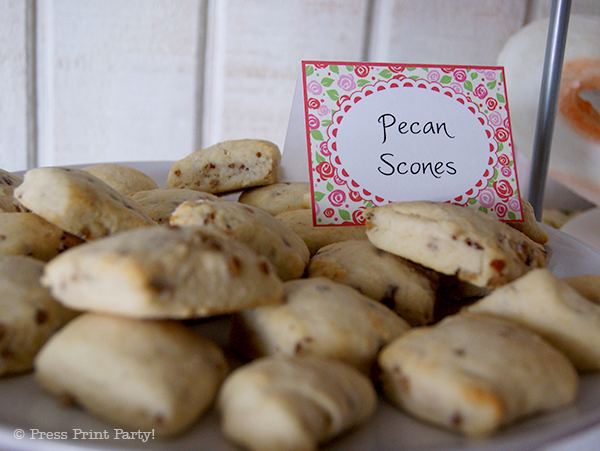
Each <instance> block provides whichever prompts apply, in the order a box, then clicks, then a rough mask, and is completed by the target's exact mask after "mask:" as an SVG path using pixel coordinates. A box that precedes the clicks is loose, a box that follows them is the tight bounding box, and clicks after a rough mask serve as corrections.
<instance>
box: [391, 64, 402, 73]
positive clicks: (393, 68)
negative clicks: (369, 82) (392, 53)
mask: <svg viewBox="0 0 600 451" xmlns="http://www.w3.org/2000/svg"><path fill="white" fill-rule="evenodd" d="M388 69H389V70H390V71H391V72H394V73H395V74H397V73H398V72H402V71H403V70H404V66H402V65H400V64H390V65H389V66H388Z"/></svg>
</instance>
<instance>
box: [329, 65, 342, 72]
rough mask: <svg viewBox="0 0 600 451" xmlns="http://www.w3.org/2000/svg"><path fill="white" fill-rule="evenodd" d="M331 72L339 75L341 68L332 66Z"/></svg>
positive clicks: (330, 66)
mask: <svg viewBox="0 0 600 451" xmlns="http://www.w3.org/2000/svg"><path fill="white" fill-rule="evenodd" d="M329 70H330V71H331V72H333V73H336V74H339V73H340V68H339V67H337V64H330V65H329Z"/></svg>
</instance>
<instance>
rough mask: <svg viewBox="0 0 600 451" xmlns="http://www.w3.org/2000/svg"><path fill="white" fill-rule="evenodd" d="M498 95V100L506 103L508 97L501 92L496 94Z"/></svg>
mask: <svg viewBox="0 0 600 451" xmlns="http://www.w3.org/2000/svg"><path fill="white" fill-rule="evenodd" d="M496 97H497V98H498V102H500V103H505V102H506V99H505V98H504V96H503V95H502V94H500V93H498V94H496Z"/></svg>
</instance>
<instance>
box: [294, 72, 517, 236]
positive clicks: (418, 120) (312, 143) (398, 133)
mask: <svg viewBox="0 0 600 451" xmlns="http://www.w3.org/2000/svg"><path fill="white" fill-rule="evenodd" d="M302 65H303V67H302V69H303V72H302V89H303V107H304V108H303V109H304V120H305V124H304V125H305V128H304V132H305V134H306V145H307V151H308V175H309V183H310V186H311V193H312V198H313V204H312V206H313V219H314V224H315V225H358V224H363V223H364V219H363V217H362V213H361V212H362V211H363V210H364V209H365V208H368V207H370V206H373V205H384V204H387V203H389V202H394V201H412V200H433V201H440V202H453V203H458V204H462V205H468V206H469V207H472V208H477V209H479V210H482V211H484V212H486V213H489V214H492V215H495V216H496V217H498V218H499V219H501V220H505V221H519V220H522V211H521V202H520V198H519V186H518V180H517V173H516V167H515V158H514V152H513V146H512V138H511V131H510V120H509V111H508V104H507V99H506V88H505V82H504V73H503V70H502V68H500V67H480V66H478V67H467V66H434V65H428V66H416V65H415V66H411V65H400V64H376V63H345V62H344V63H340V62H320V61H319V62H316V61H306V62H303V63H302ZM295 102H297V100H295ZM286 151H287V150H286ZM284 153H285V152H284Z"/></svg>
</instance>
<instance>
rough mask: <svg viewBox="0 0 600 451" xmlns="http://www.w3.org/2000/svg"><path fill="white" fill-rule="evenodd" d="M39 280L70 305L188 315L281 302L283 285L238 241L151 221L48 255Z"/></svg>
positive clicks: (124, 312) (132, 312)
mask: <svg viewBox="0 0 600 451" xmlns="http://www.w3.org/2000/svg"><path fill="white" fill-rule="evenodd" d="M42 283H43V284H44V285H45V286H47V287H49V288H50V290H51V291H52V294H53V295H54V296H55V297H56V298H57V299H58V300H59V301H60V302H62V303H63V304H65V305H68V306H71V307H72V308H74V309H77V310H91V311H97V312H106V313H115V314H122V315H126V316H132V317H139V318H193V317H202V316H211V315H219V314H224V313H230V312H235V311H237V310H240V309H244V308H250V307H255V306H258V305H264V304H272V303H277V302H280V301H281V297H282V295H283V282H282V281H281V279H280V278H279V277H278V276H277V274H276V272H275V268H274V267H273V266H272V265H271V263H270V262H269V261H268V260H267V259H266V258H265V257H263V256H261V255H259V254H257V253H256V252H254V251H253V250H252V249H250V248H249V247H247V246H246V245H245V244H243V243H241V242H239V241H237V240H234V239H231V238H228V237H226V236H225V235H222V234H218V233H216V232H214V231H209V230H204V229H200V228H195V227H168V226H156V227H146V228H141V229H136V230H130V231H127V232H122V233H119V234H117V235H114V236H112V237H108V238H104V239H102V240H97V241H94V242H89V243H85V244H82V245H80V246H78V247H75V248H73V249H70V250H68V251H66V252H64V253H62V254H60V255H59V256H58V257H55V258H54V259H53V260H52V261H51V262H50V263H48V265H47V266H46V269H45V272H44V276H43V278H42Z"/></svg>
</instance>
